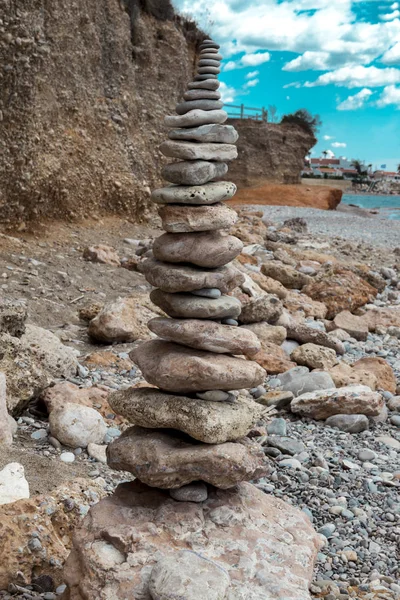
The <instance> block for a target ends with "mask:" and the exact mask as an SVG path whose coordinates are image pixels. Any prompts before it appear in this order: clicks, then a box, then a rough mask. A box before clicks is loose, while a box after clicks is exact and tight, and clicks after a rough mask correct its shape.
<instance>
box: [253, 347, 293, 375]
mask: <svg viewBox="0 0 400 600" xmlns="http://www.w3.org/2000/svg"><path fill="white" fill-rule="evenodd" d="M251 358H252V360H254V361H256V362H257V363H258V364H259V365H260V366H261V367H262V368H263V369H265V370H266V372H267V373H268V375H277V374H279V373H284V372H285V371H288V370H289V369H291V368H292V367H294V366H295V365H296V363H294V362H291V361H290V360H289V359H288V357H287V356H286V354H285V352H284V350H282V348H281V347H280V346H277V345H276V344H271V343H270V342H264V343H263V347H262V350H260V352H257V354H254V355H253V356H252V357H251Z"/></svg>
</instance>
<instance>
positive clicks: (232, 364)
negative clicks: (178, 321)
mask: <svg viewBox="0 0 400 600" xmlns="http://www.w3.org/2000/svg"><path fill="white" fill-rule="evenodd" d="M209 302H218V300H214V301H213V300H209ZM129 356H130V358H131V359H132V360H133V362H134V363H135V364H137V365H138V366H139V369H140V370H141V371H142V374H143V377H144V378H145V379H146V381H148V382H149V383H151V384H152V385H155V386H157V387H158V388H160V389H162V390H165V391H167V392H174V393H178V394H187V393H189V392H206V391H208V390H216V389H217V390H218V389H220V390H225V391H230V390H241V389H246V388H252V387H257V385H260V384H261V383H263V382H264V379H265V375H266V372H265V371H264V369H263V368H262V367H260V365H259V364H257V363H256V362H254V361H251V360H245V359H243V358H236V357H234V356H230V355H227V354H216V353H214V352H206V351H204V350H194V349H193V348H187V347H186V346H180V345H179V344H175V343H173V342H166V341H164V340H150V341H148V342H143V343H142V344H140V346H138V347H137V348H134V349H133V350H132V351H131V352H130V353H129Z"/></svg>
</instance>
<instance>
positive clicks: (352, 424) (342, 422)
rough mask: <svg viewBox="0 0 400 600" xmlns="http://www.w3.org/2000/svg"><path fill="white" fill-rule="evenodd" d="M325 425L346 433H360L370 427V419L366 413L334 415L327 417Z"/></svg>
mask: <svg viewBox="0 0 400 600" xmlns="http://www.w3.org/2000/svg"><path fill="white" fill-rule="evenodd" d="M325 425H327V426H328V427H337V428H338V429H340V431H345V432H346V433H360V432H361V431H365V430H366V429H368V428H369V421H368V418H367V417H366V416H365V415H333V416H332V417H328V418H327V419H326V421H325Z"/></svg>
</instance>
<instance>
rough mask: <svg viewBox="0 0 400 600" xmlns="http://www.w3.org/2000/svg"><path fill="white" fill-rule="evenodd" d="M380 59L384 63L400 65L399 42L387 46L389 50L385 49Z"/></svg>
mask: <svg viewBox="0 0 400 600" xmlns="http://www.w3.org/2000/svg"><path fill="white" fill-rule="evenodd" d="M381 61H382V62H383V63H385V65H400V42H397V44H395V45H394V46H392V47H391V48H389V50H386V52H385V54H384V55H383V56H382V58H381Z"/></svg>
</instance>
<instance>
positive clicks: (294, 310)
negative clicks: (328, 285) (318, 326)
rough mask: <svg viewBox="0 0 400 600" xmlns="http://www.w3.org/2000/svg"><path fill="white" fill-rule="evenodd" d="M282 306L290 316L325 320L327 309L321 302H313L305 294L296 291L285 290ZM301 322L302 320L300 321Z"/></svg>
mask: <svg viewBox="0 0 400 600" xmlns="http://www.w3.org/2000/svg"><path fill="white" fill-rule="evenodd" d="M283 305H284V307H285V308H287V310H288V311H289V312H290V313H291V314H292V315H297V314H298V315H299V316H302V317H314V318H315V319H325V317H326V315H327V313H328V308H327V306H325V304H323V303H322V302H318V301H317V300H313V299H312V298H310V296H307V294H304V293H303V292H299V291H297V290H287V294H286V297H285V299H284V302H283ZM302 320H303V319H302Z"/></svg>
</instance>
